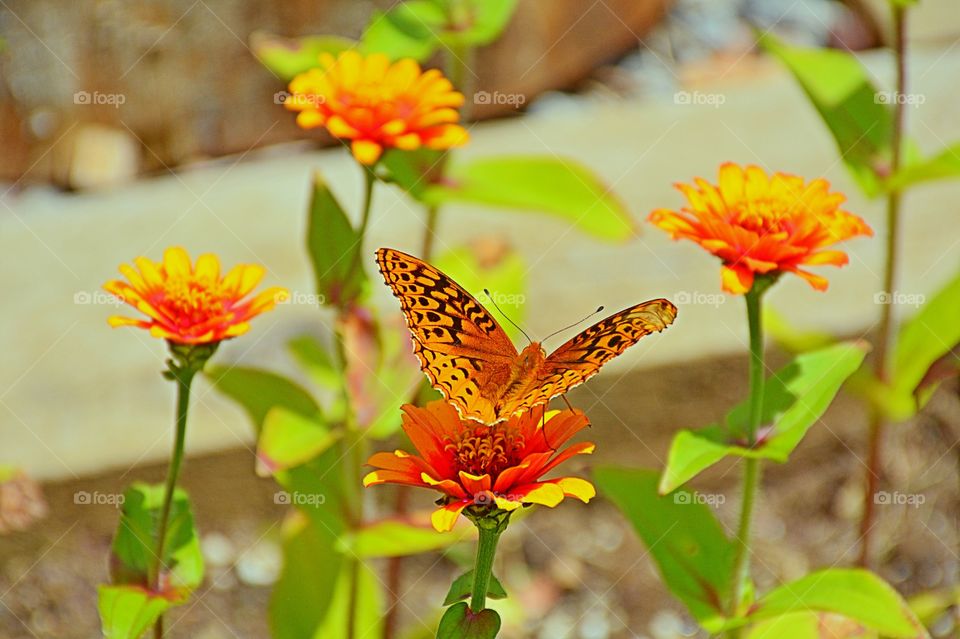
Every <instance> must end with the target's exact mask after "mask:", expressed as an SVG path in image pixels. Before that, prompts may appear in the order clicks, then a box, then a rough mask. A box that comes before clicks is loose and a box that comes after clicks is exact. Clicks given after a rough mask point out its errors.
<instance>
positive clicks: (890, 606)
mask: <svg viewBox="0 0 960 639" xmlns="http://www.w3.org/2000/svg"><path fill="white" fill-rule="evenodd" d="M801 610H810V611H817V612H831V613H836V614H839V615H842V616H844V617H847V618H849V619H852V620H854V621H857V622H859V623H861V624H863V625H864V626H866V627H868V628H871V629H873V630H876V631H877V632H879V633H880V634H882V635H884V636H886V637H904V638H909V639H913V638H915V637H927V636H928V635H927V632H926V630H924V628H923V626H921V625H920V623H919V622H918V621H917V620H916V618H915V617H914V616H913V613H912V612H911V611H910V608H909V607H908V606H907V604H906V602H905V601H904V600H903V598H901V597H900V595H899V594H897V591H896V590H894V589H893V588H892V587H891V586H890V585H889V584H888V583H887V582H885V581H884V580H882V579H881V578H880V577H878V576H876V575H875V574H873V573H872V572H869V571H867V570H859V569H848V568H830V569H827V570H820V571H817V572H814V573H811V574H809V575H806V576H804V577H801V578H800V579H798V580H796V581H793V582H790V583H788V584H784V585H783V586H780V587H779V588H776V589H775V590H773V591H771V592H769V593H767V594H766V595H765V596H764V597H762V598H761V599H760V600H759V601H757V602H756V603H755V604H754V605H753V607H752V608H751V611H750V615H749V619H752V620H763V619H772V618H775V617H780V616H782V615H785V614H790V613H795V612H797V611H801Z"/></svg>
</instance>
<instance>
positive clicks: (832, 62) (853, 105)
mask: <svg viewBox="0 0 960 639" xmlns="http://www.w3.org/2000/svg"><path fill="white" fill-rule="evenodd" d="M759 42H760V45H761V46H762V47H763V48H764V49H766V50H767V52H769V53H771V54H773V55H774V56H776V57H777V58H778V59H779V60H780V61H781V62H783V63H784V64H785V65H786V66H787V68H788V69H789V70H790V72H791V73H793V76H794V78H795V79H796V80H797V82H799V83H800V86H801V87H802V88H803V90H804V92H805V93H806V94H807V97H808V98H809V99H810V101H811V102H812V103H813V106H814V107H815V108H816V109H817V111H818V112H819V113H820V117H821V118H823V121H824V123H825V124H826V125H827V128H829V129H830V132H831V133H832V134H833V138H834V140H835V141H836V143H837V148H838V150H839V152H840V156H841V157H842V158H843V161H844V163H845V164H846V165H847V169H848V170H849V171H850V173H851V175H852V176H853V178H854V179H855V180H856V181H857V184H858V185H859V186H860V188H861V189H863V191H864V193H866V194H867V195H868V196H870V197H873V196H876V195H878V194H880V193H881V192H882V191H883V184H882V181H881V178H880V177H879V176H880V175H883V174H884V173H885V172H887V171H889V168H890V166H891V165H892V158H893V153H892V151H891V139H892V135H893V113H892V111H891V109H890V107H889V106H888V105H887V104H884V103H883V102H882V101H881V100H880V99H879V96H881V94H880V93H879V92H878V91H877V88H876V87H875V86H874V85H873V83H872V82H871V81H870V78H869V76H868V75H867V72H866V70H865V69H864V68H863V66H862V65H861V64H860V62H859V61H858V60H857V59H856V58H855V57H854V56H853V55H852V54H850V53H847V52H845V51H840V50H839V49H807V48H800V47H791V46H788V45H786V44H784V43H783V42H781V41H780V40H778V39H777V38H776V37H774V36H773V35H771V34H769V33H765V34H763V35H761V36H760V38H759Z"/></svg>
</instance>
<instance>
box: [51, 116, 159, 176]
mask: <svg viewBox="0 0 960 639" xmlns="http://www.w3.org/2000/svg"><path fill="white" fill-rule="evenodd" d="M55 149H56V153H55V154H54V156H53V158H54V164H53V176H54V180H55V181H56V182H57V183H58V184H60V185H61V186H64V187H67V188H70V189H76V190H89V189H102V188H106V187H110V186H116V185H118V184H122V183H124V182H127V181H129V180H131V179H133V178H134V177H135V176H136V175H137V171H138V169H139V166H140V143H139V142H138V141H137V140H136V139H135V138H134V137H133V136H132V135H131V134H130V133H129V132H128V131H126V130H125V129H119V128H114V127H111V126H104V125H101V124H80V125H77V126H76V127H75V128H73V129H70V130H68V132H67V133H66V134H65V137H64V139H62V140H60V142H59V143H58V144H57V145H56V147H55Z"/></svg>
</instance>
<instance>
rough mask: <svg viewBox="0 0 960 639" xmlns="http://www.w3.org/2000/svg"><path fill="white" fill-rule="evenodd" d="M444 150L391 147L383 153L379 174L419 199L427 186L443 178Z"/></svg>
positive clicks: (445, 156) (445, 155)
mask: <svg viewBox="0 0 960 639" xmlns="http://www.w3.org/2000/svg"><path fill="white" fill-rule="evenodd" d="M448 157H449V156H448V155H447V154H446V152H444V151H437V150H434V149H427V148H419V149H417V150H415V151H400V150H397V149H391V150H389V151H387V152H386V153H384V154H383V159H382V160H381V161H380V164H379V166H380V168H381V169H383V174H382V175H381V176H380V177H381V179H383V180H384V181H385V182H392V183H394V184H396V185H397V186H399V187H400V188H401V189H403V190H404V191H406V192H407V193H409V194H410V195H411V196H412V197H414V198H416V199H421V198H422V197H423V193H424V192H425V191H426V189H427V187H429V186H430V185H431V184H437V183H438V182H441V181H442V180H443V173H444V167H445V166H446V158H448Z"/></svg>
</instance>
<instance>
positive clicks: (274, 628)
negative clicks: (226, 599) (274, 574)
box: [270, 511, 346, 639]
mask: <svg viewBox="0 0 960 639" xmlns="http://www.w3.org/2000/svg"><path fill="white" fill-rule="evenodd" d="M282 536H283V568H282V570H281V572H280V578H279V579H278V580H277V583H276V584H275V585H274V587H273V592H272V593H271V595H270V630H271V636H272V637H274V639H303V637H311V636H313V633H314V632H315V631H316V629H317V628H318V627H319V625H320V623H321V622H322V621H323V618H324V617H325V616H326V614H327V611H328V610H329V607H330V604H331V599H332V598H333V592H334V587H335V585H336V583H337V575H338V574H340V571H341V568H342V566H343V565H344V564H345V563H346V562H345V560H344V558H343V555H341V554H340V553H338V552H336V551H335V550H334V548H333V544H334V537H332V536H331V535H330V534H329V533H328V532H327V531H325V530H320V529H319V527H318V526H317V525H314V524H313V523H312V522H311V520H310V519H308V518H307V517H306V515H304V514H303V513H301V512H299V511H293V512H291V513H290V515H289V516H288V517H287V519H286V520H285V521H284V522H283V528H282Z"/></svg>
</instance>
